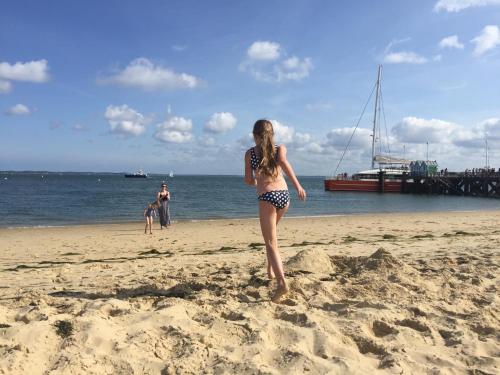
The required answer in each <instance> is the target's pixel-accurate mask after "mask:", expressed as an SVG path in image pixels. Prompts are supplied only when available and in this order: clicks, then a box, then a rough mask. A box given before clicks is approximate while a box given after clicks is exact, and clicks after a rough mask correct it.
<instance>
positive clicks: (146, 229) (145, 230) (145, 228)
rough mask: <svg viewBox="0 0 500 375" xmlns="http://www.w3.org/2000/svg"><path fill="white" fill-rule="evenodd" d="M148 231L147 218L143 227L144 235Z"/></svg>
mask: <svg viewBox="0 0 500 375" xmlns="http://www.w3.org/2000/svg"><path fill="white" fill-rule="evenodd" d="M147 231H148V218H146V226H145V227H144V234H146V233H147Z"/></svg>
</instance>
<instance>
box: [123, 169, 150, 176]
mask: <svg viewBox="0 0 500 375" xmlns="http://www.w3.org/2000/svg"><path fill="white" fill-rule="evenodd" d="M125 177H126V178H148V174H147V173H144V172H143V171H142V169H140V170H138V171H137V172H135V173H127V174H126V175H125Z"/></svg>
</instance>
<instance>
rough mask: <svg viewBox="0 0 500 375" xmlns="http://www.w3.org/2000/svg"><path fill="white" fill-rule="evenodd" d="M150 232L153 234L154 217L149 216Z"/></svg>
mask: <svg viewBox="0 0 500 375" xmlns="http://www.w3.org/2000/svg"><path fill="white" fill-rule="evenodd" d="M149 234H153V218H152V217H150V218H149Z"/></svg>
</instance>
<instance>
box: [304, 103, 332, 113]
mask: <svg viewBox="0 0 500 375" xmlns="http://www.w3.org/2000/svg"><path fill="white" fill-rule="evenodd" d="M333 108H334V106H333V103H331V102H317V103H309V104H306V109H307V110H308V111H311V112H320V111H329V110H331V109H333Z"/></svg>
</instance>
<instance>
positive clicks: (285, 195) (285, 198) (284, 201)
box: [259, 190, 290, 210]
mask: <svg viewBox="0 0 500 375" xmlns="http://www.w3.org/2000/svg"><path fill="white" fill-rule="evenodd" d="M259 201H264V202H269V203H271V204H272V205H273V206H274V207H276V208H277V209H278V210H280V209H282V208H285V207H286V206H287V205H288V202H290V193H289V192H288V190H271V191H268V192H267V193H264V194H261V195H259Z"/></svg>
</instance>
